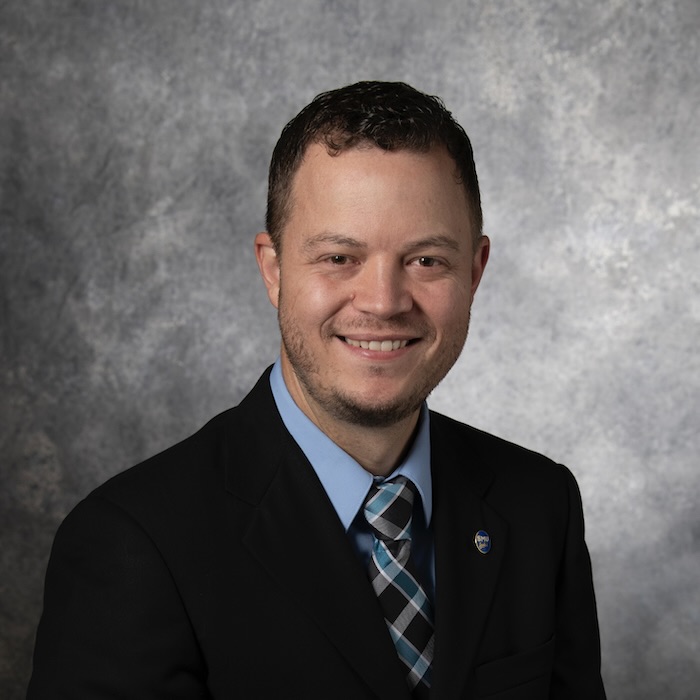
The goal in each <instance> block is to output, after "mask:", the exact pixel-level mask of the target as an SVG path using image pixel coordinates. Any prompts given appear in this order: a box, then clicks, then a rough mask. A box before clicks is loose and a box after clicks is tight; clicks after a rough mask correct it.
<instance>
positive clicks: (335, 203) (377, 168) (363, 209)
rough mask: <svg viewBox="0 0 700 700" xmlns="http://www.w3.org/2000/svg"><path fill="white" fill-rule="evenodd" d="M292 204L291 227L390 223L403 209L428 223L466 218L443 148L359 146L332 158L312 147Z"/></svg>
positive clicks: (293, 191) (296, 179)
mask: <svg viewBox="0 0 700 700" xmlns="http://www.w3.org/2000/svg"><path fill="white" fill-rule="evenodd" d="M290 204H291V211H290V213H291V217H290V218H291V220H292V221H290V222H289V223H290V224H291V223H292V222H293V220H294V219H297V220H298V219H300V218H302V219H304V218H308V217H313V218H319V217H321V218H333V217H334V216H335V217H337V218H341V217H343V216H346V217H347V216H350V215H352V216H354V217H356V218H358V217H361V216H362V215H365V216H366V217H369V218H377V217H380V216H381V215H388V216H389V220H390V219H391V217H397V216H400V215H401V214H403V213H405V212H404V210H410V211H411V212H412V214H413V215H414V216H418V218H419V219H421V218H425V219H427V220H440V219H450V218H452V219H454V218H455V217H457V218H459V219H464V218H465V217H468V215H469V207H468V203H467V197H466V193H465V190H464V187H463V186H462V184H461V182H460V180H459V178H458V174H457V168H456V165H455V162H454V160H453V159H452V157H451V156H450V155H449V154H448V152H447V150H446V149H444V148H442V147H438V148H434V149H432V150H430V151H426V152H419V151H410V150H396V151H385V150H382V149H380V148H377V147H376V146H371V145H367V144H362V145H359V146H356V147H353V148H350V149H347V150H344V151H341V152H340V153H338V154H333V155H331V154H330V153H329V152H328V150H327V149H326V147H325V146H324V145H322V144H318V143H314V144H312V145H310V146H309V147H308V149H307V151H306V153H305V155H304V159H303V160H302V163H301V165H300V166H299V168H298V170H297V172H296V173H295V175H294V179H293V181H292V188H291V199H290ZM461 223H463V221H462V222H461ZM305 225H308V222H306V224H305Z"/></svg>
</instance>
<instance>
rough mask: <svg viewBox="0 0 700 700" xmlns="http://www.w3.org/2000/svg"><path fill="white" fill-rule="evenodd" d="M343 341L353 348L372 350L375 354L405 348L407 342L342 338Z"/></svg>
mask: <svg viewBox="0 0 700 700" xmlns="http://www.w3.org/2000/svg"><path fill="white" fill-rule="evenodd" d="M343 340H344V341H345V342H346V343H347V344H348V345H352V347H354V348H362V349H363V350H373V351H375V352H391V351H392V350H399V349H400V348H405V347H406V345H408V340H355V339H354V338H343Z"/></svg>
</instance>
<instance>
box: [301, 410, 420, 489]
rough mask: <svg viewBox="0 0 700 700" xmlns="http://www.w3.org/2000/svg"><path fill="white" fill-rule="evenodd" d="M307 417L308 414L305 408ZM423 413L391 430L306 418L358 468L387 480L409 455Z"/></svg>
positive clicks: (392, 427) (392, 426) (417, 412)
mask: <svg viewBox="0 0 700 700" xmlns="http://www.w3.org/2000/svg"><path fill="white" fill-rule="evenodd" d="M302 410H303V411H304V412H305V413H306V410H305V409H304V408H302ZM419 414H420V412H419V411H416V413H414V414H413V415H411V416H410V417H409V418H407V419H405V420H403V421H401V422H400V423H396V424H394V425H391V426H386V427H381V428H374V427H365V426H358V425H354V424H348V423H343V422H339V421H333V420H317V418H318V417H317V416H315V415H313V414H309V413H307V416H308V417H309V418H310V419H311V420H312V421H314V423H316V425H317V426H318V427H319V428H320V429H321V430H323V432H324V433H325V434H326V435H327V436H328V437H329V438H330V439H331V440H333V442H335V444H336V445H338V446H339V447H340V448H342V449H343V450H345V452H347V453H348V454H349V455H350V456H351V457H352V458H353V459H354V460H355V461H356V462H357V463H358V464H360V465H361V466H362V467H363V468H364V469H366V470H367V471H368V472H369V473H370V474H373V475H374V476H387V475H389V474H391V472H392V471H394V469H396V467H398V466H399V464H401V461H402V459H403V458H404V456H405V455H406V452H408V450H409V448H410V446H411V442H412V440H413V436H414V433H415V430H416V425H417V424H418V416H419Z"/></svg>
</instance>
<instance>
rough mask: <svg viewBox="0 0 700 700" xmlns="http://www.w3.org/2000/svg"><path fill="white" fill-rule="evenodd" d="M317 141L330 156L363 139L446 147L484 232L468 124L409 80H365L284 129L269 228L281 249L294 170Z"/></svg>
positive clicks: (334, 93)
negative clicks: (467, 132) (466, 125)
mask: <svg viewBox="0 0 700 700" xmlns="http://www.w3.org/2000/svg"><path fill="white" fill-rule="evenodd" d="M312 143H324V144H325V146H326V148H327V149H328V153H329V154H331V155H337V154H339V153H342V152H343V151H345V150H347V149H350V148H353V147H356V146H360V145H363V144H370V145H373V146H376V147H378V148H381V149H383V150H385V151H395V150H402V149H406V150H409V151H418V152H427V151H429V150H431V149H432V148H435V147H439V146H443V147H445V148H446V149H447V152H448V153H449V154H450V156H451V157H452V158H453V160H454V162H455V165H456V173H455V175H456V177H457V178H458V179H459V181H460V182H461V184H462V185H463V186H464V189H465V192H466V195H467V205H468V207H469V210H470V212H469V213H470V216H471V219H472V226H473V231H472V233H473V236H474V243H475V244H476V242H477V241H478V239H479V238H480V237H481V231H482V226H483V217H482V213H481V197H480V195H479V182H478V179H477V176H476V167H475V165H474V154H473V151H472V145H471V143H470V141H469V137H468V136H467V134H466V133H465V131H464V129H463V128H462V127H461V126H460V125H459V124H458V123H457V122H456V121H455V120H454V118H453V117H452V114H451V113H450V112H448V111H447V109H446V108H445V105H444V104H443V102H442V100H441V99H440V98H439V97H433V96H431V95H426V94H424V93H422V92H419V91H418V90H416V89H415V88H412V87H411V86H410V85H406V83H388V82H378V81H364V82H360V83H355V84H353V85H348V86H347V87H342V88H338V89H337V90H331V91H329V92H323V93H321V94H320V95H317V96H316V97H315V98H314V99H313V101H312V102H311V103H310V104H308V105H307V106H306V107H304V109H302V110H301V112H299V114H297V116H296V117H294V118H293V119H292V120H291V121H290V122H289V123H288V124H287V125H286V126H285V127H284V129H283V130H282V134H281V136H280V138H279V141H277V145H276V146H275V149H274V151H273V153H272V160H271V162H270V173H269V182H268V195H267V217H266V227H267V231H268V233H269V234H270V238H271V239H272V243H273V245H274V247H275V249H276V250H278V251H279V249H280V244H281V233H282V229H283V227H284V224H285V223H286V220H287V218H288V216H289V213H290V204H291V202H290V200H291V191H292V181H293V178H294V175H295V173H296V171H297V170H298V168H299V166H300V165H301V162H302V160H303V158H304V154H305V153H306V149H307V148H308V147H309V146H310V145H311V144H312Z"/></svg>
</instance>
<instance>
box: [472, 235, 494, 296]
mask: <svg viewBox="0 0 700 700" xmlns="http://www.w3.org/2000/svg"><path fill="white" fill-rule="evenodd" d="M490 252H491V241H490V240H489V237H488V236H482V237H481V238H480V239H479V241H478V243H477V244H476V250H475V251H474V257H473V258H472V289H471V291H472V299H473V298H474V295H475V294H476V290H477V288H478V287H479V282H481V278H482V277H483V274H484V269H485V268H486V263H487V262H488V260H489V253H490Z"/></svg>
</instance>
